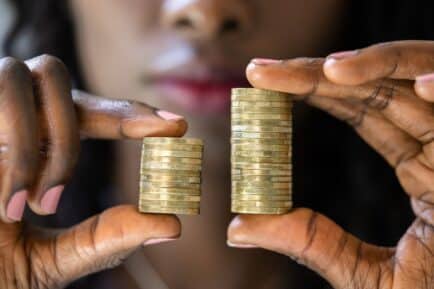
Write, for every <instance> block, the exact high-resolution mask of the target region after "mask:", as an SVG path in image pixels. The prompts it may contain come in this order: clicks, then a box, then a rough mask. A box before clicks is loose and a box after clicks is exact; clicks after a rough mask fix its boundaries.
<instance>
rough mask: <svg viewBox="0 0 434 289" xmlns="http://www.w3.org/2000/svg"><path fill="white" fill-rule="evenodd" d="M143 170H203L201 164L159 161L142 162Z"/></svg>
mask: <svg viewBox="0 0 434 289" xmlns="http://www.w3.org/2000/svg"><path fill="white" fill-rule="evenodd" d="M141 167H142V171H143V170H148V169H156V170H172V171H178V170H179V171H201V170H202V166H201V165H190V164H175V163H159V162H144V163H142V164H141Z"/></svg>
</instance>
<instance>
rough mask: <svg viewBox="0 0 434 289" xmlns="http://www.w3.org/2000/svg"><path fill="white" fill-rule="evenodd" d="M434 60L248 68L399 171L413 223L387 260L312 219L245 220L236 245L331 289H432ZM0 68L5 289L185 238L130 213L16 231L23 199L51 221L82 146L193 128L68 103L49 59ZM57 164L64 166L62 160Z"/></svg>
mask: <svg viewBox="0 0 434 289" xmlns="http://www.w3.org/2000/svg"><path fill="white" fill-rule="evenodd" d="M432 55H434V44H433V43H432V42H401V43H391V44H387V45H380V46H374V47H370V48H367V49H363V50H360V51H358V52H357V53H356V54H355V55H352V56H350V57H346V58H342V57H340V59H338V55H335V56H331V57H329V58H328V59H327V60H324V59H295V60H288V61H277V62H270V61H268V62H267V63H264V61H255V60H254V61H252V63H251V64H250V65H249V67H248V69H247V76H248V78H249V80H250V82H251V83H252V84H253V85H254V86H256V87H260V88H267V89H274V90H280V91H286V92H289V93H293V94H296V95H298V96H297V97H296V98H297V99H300V100H304V101H306V102H308V103H309V104H311V105H314V106H316V107H319V108H321V109H324V110H326V111H328V112H329V113H331V114H332V115H334V116H336V117H338V118H340V119H342V120H344V121H347V122H348V123H350V124H351V125H353V126H354V128H355V130H356V131H357V132H358V133H359V134H360V135H361V137H362V138H364V139H365V140H366V141H367V142H368V143H369V144H370V145H371V146H372V147H374V148H375V149H376V150H377V151H378V152H379V153H380V154H382V155H383V156H384V158H385V159H386V160H387V161H388V162H389V163H390V164H391V165H392V166H394V167H395V169H396V173H397V177H398V179H399V180H400V182H401V184H402V186H403V187H404V189H405V191H406V192H407V193H408V194H409V196H410V198H411V201H412V205H413V210H414V212H415V214H416V219H415V221H414V223H413V224H412V225H411V227H410V228H409V229H408V231H407V232H406V234H405V235H404V236H403V237H402V239H401V240H400V242H399V243H398V245H397V247H395V248H384V247H378V246H374V245H370V244H367V243H364V242H362V241H361V240H358V239H357V238H356V237H354V236H352V235H350V234H349V233H346V232H345V231H344V230H342V229H341V228H340V227H339V226H338V225H336V224H335V223H334V222H332V221H331V220H329V219H328V218H327V217H325V216H322V215H321V214H319V213H316V212H313V211H312V210H310V209H304V208H300V209H295V210H293V211H292V212H291V213H289V214H287V215H282V216H265V215H260V216H246V215H245V216H238V217H236V218H235V220H234V221H233V222H232V223H231V225H230V226H229V230H228V242H229V244H230V245H231V246H236V247H262V248H265V249H269V250H273V251H276V252H279V253H282V254H286V255H288V256H290V257H292V258H294V259H295V260H297V261H298V262H300V263H302V264H304V265H306V266H308V267H310V268H311V269H313V270H315V271H316V272H317V273H318V274H320V275H322V276H323V277H324V278H326V279H327V280H328V281H329V282H330V283H331V284H332V285H333V286H334V287H335V288H354V289H356V288H357V289H359V288H363V289H364V288H366V289H367V288H381V289H386V288H387V289H389V288H394V289H396V288H418V289H419V288H432V286H433V284H434V282H433V281H434V280H433V278H434V277H433V276H434V272H433V268H434V257H433V253H432V252H433V251H434V234H433V233H434V232H433V228H434V215H433V212H434V211H433V203H434V181H433V180H434V173H433V170H434V145H433V134H432V131H433V126H434V121H433V117H434V116H433V104H432V102H433V101H434V89H433V88H434V81H432V80H430V78H426V77H423V78H421V77H420V76H421V75H424V74H426V73H428V72H431V71H433V70H434V63H433V60H432V59H433V58H432ZM35 63H36V64H35ZM0 64H1V65H0V67H1V69H0V70H1V72H2V73H1V74H0V75H1V77H0V79H1V83H0V84H1V85H0V87H1V88H2V89H1V90H0V97H1V100H2V102H1V103H2V106H1V107H0V109H2V113H1V114H0V115H1V117H3V118H5V119H6V120H9V121H8V122H6V121H4V119H2V120H3V121H2V122H0V123H1V124H3V126H1V127H0V129H1V133H0V135H1V137H2V141H1V143H2V144H3V148H6V149H2V154H3V157H2V159H3V160H5V161H3V162H2V170H1V172H2V174H1V176H2V186H1V188H2V190H1V199H2V202H1V216H2V222H1V223H0V231H1V234H0V256H1V257H0V259H1V260H2V263H1V264H7V265H1V266H0V274H1V275H2V277H1V278H0V285H1V288H60V287H63V286H65V285H66V284H68V283H69V282H71V281H72V280H75V279H77V278H79V277H81V276H83V275H86V274H89V273H92V272H96V271H99V270H103V269H105V268H110V267H113V266H115V265H117V264H119V263H120V262H121V261H122V260H123V259H124V258H125V257H126V256H128V255H129V254H130V253H131V252H132V251H133V250H134V249H136V248H138V247H139V246H140V245H142V244H143V243H145V244H150V243H155V242H158V241H161V240H160V239H167V238H169V239H173V238H176V237H178V236H179V234H180V225H179V222H178V221H177V219H176V218H175V217H173V216H168V215H167V216H166V215H144V214H139V213H138V212H137V211H136V209H135V208H133V207H130V206H120V207H116V208H112V209H109V210H108V211H106V212H104V213H102V214H101V215H99V216H96V217H94V218H91V219H90V220H88V221H85V222H84V223H82V224H80V225H78V226H76V227H74V228H71V229H68V230H65V231H60V232H59V231H55V232H54V231H48V230H46V229H40V228H38V229H37V228H32V227H31V226H30V225H26V224H23V223H18V222H15V223H14V219H11V218H10V216H9V215H10V214H8V206H9V204H10V202H11V199H13V196H14V194H16V192H17V191H18V192H21V191H23V190H25V191H28V195H29V203H30V206H31V207H32V209H34V210H35V212H36V213H40V214H46V212H45V211H44V210H42V209H41V207H40V202H39V201H40V199H41V196H42V195H43V193H41V192H44V190H46V188H47V187H52V186H59V185H63V184H64V183H65V182H66V181H67V179H68V176H69V175H70V174H71V172H70V169H71V168H72V167H73V166H74V164H75V160H76V156H77V154H78V141H79V136H80V135H83V136H86V137H97V138H110V139H115V138H128V137H129V138H142V137H145V136H156V135H158V136H181V135H182V134H183V133H184V132H185V130H186V123H185V121H184V120H183V119H182V118H173V117H172V118H171V120H166V119H163V118H161V117H159V116H158V112H157V114H156V113H155V110H154V109H151V108H149V107H148V106H146V105H144V104H138V103H131V102H125V101H124V102H118V101H113V100H107V99H103V98H94V97H92V96H88V97H83V96H82V94H80V93H76V95H75V97H72V96H71V95H70V84H69V81H68V80H67V79H68V77H67V74H66V69H65V68H64V67H63V65H62V64H61V63H60V61H58V60H56V59H54V58H51V57H46V56H45V57H42V58H40V59H38V60H33V61H30V62H28V63H21V62H19V61H16V60H13V59H10V58H8V59H4V60H2V62H1V63H0ZM53 71H56V73H53ZM35 75H36V77H35ZM38 79H45V80H44V81H35V80H38ZM53 95H56V97H53ZM37 98H40V100H38V101H35V99H37ZM42 98H43V100H42ZM35 103H36V104H35ZM37 112H38V113H37ZM17 116H19V117H17ZM59 116H62V117H63V118H65V119H67V121H65V120H61V119H60V118H59ZM11 120H14V121H11ZM35 127H39V130H35ZM35 131H39V134H36V133H35ZM41 136H48V138H49V140H50V141H49V143H50V144H52V145H50V146H48V148H49V149H44V150H43V151H44V152H46V154H42V155H41V154H40V153H39V149H40V148H41V147H44V146H45V142H44V141H40V140H46V139H47V137H41ZM53 137H58V139H53ZM23 140H25V141H23ZM66 140H67V141H66ZM41 144H42V145H41ZM57 151H58V152H57ZM50 152H53V153H50ZM59 155H60V156H62V158H60V157H58V158H56V156H59ZM65 155H67V156H70V157H68V158H66V157H64V156H65ZM23 160H25V161H23ZM62 162H68V163H62ZM69 162H70V163H69ZM41 164H43V165H42V166H41ZM46 169H48V171H47V172H46V173H35V171H37V172H41V171H44V170H46ZM11 172H20V174H12V173H11ZM57 172H59V173H57ZM14 212H15V213H16V210H15V211H14ZM16 216H17V214H12V217H16ZM15 221H17V220H15ZM10 264H13V265H10ZM2 282H3V283H2Z"/></svg>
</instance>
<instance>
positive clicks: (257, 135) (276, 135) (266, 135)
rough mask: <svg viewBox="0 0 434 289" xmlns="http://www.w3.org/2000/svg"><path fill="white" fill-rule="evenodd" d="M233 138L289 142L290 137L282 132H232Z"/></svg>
mask: <svg viewBox="0 0 434 289" xmlns="http://www.w3.org/2000/svg"><path fill="white" fill-rule="evenodd" d="M232 137H233V138H254V139H270V138H271V139H279V140H280V139H285V140H289V139H290V138H291V135H290V134H289V133H283V132H238V131H233V132H232Z"/></svg>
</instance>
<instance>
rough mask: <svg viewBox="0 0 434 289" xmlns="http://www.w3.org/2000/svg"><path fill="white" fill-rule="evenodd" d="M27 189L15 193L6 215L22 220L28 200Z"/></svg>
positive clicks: (12, 218)
mask: <svg viewBox="0 0 434 289" xmlns="http://www.w3.org/2000/svg"><path fill="white" fill-rule="evenodd" d="M27 194H28V193H27V191H25V190H23V191H19V192H17V193H15V194H13V196H12V198H11V199H10V200H9V204H8V206H7V208H6V216H7V217H8V218H9V219H11V220H12V221H21V219H22V218H23V214H24V209H25V207H26V201H27Z"/></svg>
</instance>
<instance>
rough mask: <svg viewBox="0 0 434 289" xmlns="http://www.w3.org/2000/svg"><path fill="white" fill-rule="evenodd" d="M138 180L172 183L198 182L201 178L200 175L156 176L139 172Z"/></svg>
mask: <svg viewBox="0 0 434 289" xmlns="http://www.w3.org/2000/svg"><path fill="white" fill-rule="evenodd" d="M140 181H142V182H157V183H159V182H172V183H188V184H191V183H194V184H200V182H201V178H200V177H186V176H173V175H165V176H164V175H163V176H156V175H147V174H140Z"/></svg>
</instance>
